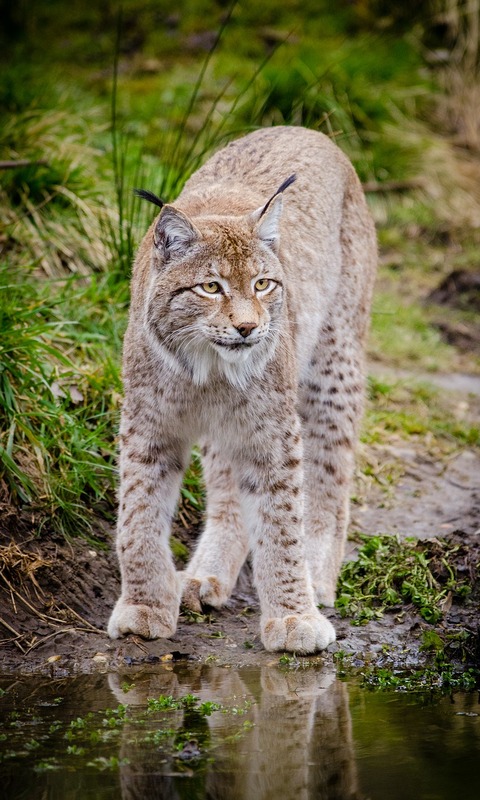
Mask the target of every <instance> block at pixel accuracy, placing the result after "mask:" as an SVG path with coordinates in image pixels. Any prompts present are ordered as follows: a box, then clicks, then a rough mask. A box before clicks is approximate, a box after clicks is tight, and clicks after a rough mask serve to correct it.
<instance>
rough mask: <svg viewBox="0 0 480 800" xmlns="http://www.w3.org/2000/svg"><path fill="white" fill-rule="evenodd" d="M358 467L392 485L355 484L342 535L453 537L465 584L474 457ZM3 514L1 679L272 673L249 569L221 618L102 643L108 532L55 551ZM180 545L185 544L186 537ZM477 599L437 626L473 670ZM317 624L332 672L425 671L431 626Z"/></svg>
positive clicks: (473, 512)
mask: <svg viewBox="0 0 480 800" xmlns="http://www.w3.org/2000/svg"><path fill="white" fill-rule="evenodd" d="M459 401H460V402H461V396H460V400H459ZM368 458H369V460H370V462H372V463H374V464H377V465H378V472H379V475H380V476H381V475H382V474H383V471H384V468H385V466H386V465H391V467H392V469H393V470H394V471H395V474H396V476H397V479H396V480H395V481H394V482H393V483H392V484H385V483H384V482H382V480H381V479H379V480H378V481H370V482H368V483H366V482H365V481H364V479H362V476H361V475H360V474H359V476H358V480H357V483H358V486H357V489H358V492H357V498H359V499H358V500H357V502H356V503H353V504H352V523H351V531H352V532H353V531H363V532H367V533H371V534H375V533H389V534H394V533H397V534H399V535H400V536H415V537H418V538H432V537H437V538H443V537H446V536H449V535H451V534H454V535H455V536H456V539H457V541H459V542H462V543H465V544H467V545H468V548H469V559H470V562H471V563H470V567H471V574H472V575H473V574H474V573H475V570H476V564H478V563H480V486H479V476H480V455H479V454H478V452H477V451H475V450H473V449H470V448H464V449H462V450H460V451H457V452H455V453H454V454H452V455H451V456H450V457H449V458H448V459H447V460H446V461H445V460H443V459H442V460H439V459H437V458H435V454H434V453H432V452H429V451H428V449H426V448H420V447H419V446H417V445H416V446H415V447H410V446H409V445H408V444H405V443H404V442H401V441H395V440H394V439H393V438H392V442H391V443H390V444H389V445H374V446H370V447H369V449H368ZM3 512H4V513H3V514H2V522H1V524H0V544H1V545H3V546H4V548H5V547H7V546H8V545H9V542H10V540H11V538H12V534H13V536H14V538H15V542H16V544H15V545H13V544H10V545H9V548H10V552H9V554H8V557H7V558H4V563H3V565H0V578H2V579H3V580H2V595H1V598H0V618H1V620H0V621H1V631H2V639H3V641H2V655H1V662H0V663H1V669H2V670H3V671H13V670H15V671H22V672H24V671H25V672H32V671H42V672H51V673H52V674H54V675H57V676H61V675H67V674H72V673H77V672H92V671H95V670H99V669H100V670H115V669H119V668H122V669H123V668H125V666H127V667H128V666H132V667H134V666H135V665H138V664H144V663H155V662H157V661H158V660H161V659H164V658H165V657H166V658H167V659H170V658H172V659H174V660H175V659H180V658H188V659H195V660H202V661H205V660H206V659H208V661H210V662H213V663H219V664H225V663H229V664H232V665H236V666H242V665H248V664H269V663H278V658H279V655H278V654H272V653H267V652H265V650H264V649H263V647H262V645H261V643H260V639H259V635H258V626H259V613H258V603H257V600H256V597H255V593H254V591H253V590H252V586H251V581H250V576H249V572H248V568H247V569H245V570H244V572H243V573H242V576H241V579H240V581H239V584H238V586H237V589H236V591H235V594H234V596H233V598H232V600H231V602H230V603H229V605H228V606H227V607H226V608H225V609H223V610H222V611H213V612H212V613H211V614H206V615H205V616H203V617H200V618H195V619H192V618H187V617H185V616H183V615H182V617H181V619H180V624H179V626H178V630H177V632H176V634H175V636H174V637H173V638H172V639H170V640H159V641H155V642H144V641H143V640H140V639H138V638H137V637H128V638H127V639H125V640H122V641H119V642H112V641H110V640H109V639H108V637H107V636H106V635H105V633H104V630H105V626H106V623H107V620H108V616H109V613H110V610H111V608H112V606H113V603H114V601H115V598H116V596H117V594H118V591H119V576H118V568H117V564H116V558H115V555H114V553H113V548H112V541H113V537H112V531H111V530H108V529H106V530H103V531H102V532H101V533H100V538H101V539H102V540H103V541H104V543H105V545H106V549H105V550H98V549H94V548H93V547H92V546H91V545H89V544H88V543H86V542H85V541H83V540H78V541H73V542H71V543H65V541H64V540H63V539H61V538H58V539H55V538H51V537H46V538H43V539H36V538H34V535H33V533H34V532H33V531H32V530H31V527H30V525H29V522H28V520H26V519H21V520H19V519H18V517H17V516H16V515H15V513H14V512H13V511H12V510H11V509H10V510H9V509H4V510H3ZM180 533H181V538H182V539H183V540H185V538H187V539H188V538H189V536H190V534H188V535H187V534H186V532H185V531H181V532H180ZM190 538H191V540H193V538H194V533H193V532H192V535H191V536H190ZM355 549H356V546H355V544H354V543H349V548H348V556H349V557H352V556H354V553H355ZM5 552H6V551H5V549H3V553H5ZM477 575H478V573H477ZM479 594H480V593H479V592H478V587H477V591H474V593H473V595H472V598H471V599H470V600H469V601H468V602H466V603H456V602H455V601H454V602H453V604H452V607H451V608H450V610H449V611H448V613H447V614H446V616H445V617H444V620H443V621H442V622H441V623H440V625H439V626H437V629H438V630H439V631H440V632H442V633H443V634H446V633H447V634H452V635H455V634H456V633H458V632H459V631H461V630H468V631H469V632H470V633H471V634H472V635H473V639H475V637H477V638H476V642H477V644H476V645H475V646H474V647H473V650H472V653H473V651H474V650H475V647H477V648H478V653H477V654H476V655H475V654H474V655H473V656H472V658H474V659H475V658H477V657H478V654H479V653H480V647H479V645H478V619H479V613H478V612H479V610H480V596H479ZM326 613H327V616H328V617H329V618H330V619H331V620H332V622H333V623H334V625H335V627H336V630H337V637H338V639H337V642H336V643H335V644H334V645H332V646H331V647H330V648H329V650H328V652H326V653H324V654H321V655H320V656H317V657H316V659H320V660H322V661H325V660H326V661H332V660H333V659H334V657H335V655H334V654H335V653H337V654H338V652H339V651H342V653H345V654H347V655H348V656H349V661H350V662H351V663H352V664H353V665H354V666H355V665H356V666H362V665H363V664H366V663H367V664H368V663H375V664H376V665H382V664H388V665H390V666H392V665H393V666H396V667H417V666H419V665H422V664H424V663H425V662H426V660H428V657H429V656H428V653H426V652H425V651H424V650H422V641H423V633H424V631H425V629H427V628H429V627H430V626H428V625H427V623H425V622H424V621H423V620H422V619H421V618H420V617H419V616H418V615H417V614H416V613H414V611H412V610H408V609H407V611H406V612H403V613H400V614H399V613H398V612H397V613H387V614H385V616H384V617H383V618H382V619H381V620H375V621H371V622H369V623H368V624H367V625H364V626H361V627H355V626H352V624H351V622H350V620H349V619H341V618H340V615H339V613H338V611H336V610H327V611H326ZM473 639H472V641H473ZM337 659H338V655H337ZM309 660H312V659H309ZM477 666H478V665H477Z"/></svg>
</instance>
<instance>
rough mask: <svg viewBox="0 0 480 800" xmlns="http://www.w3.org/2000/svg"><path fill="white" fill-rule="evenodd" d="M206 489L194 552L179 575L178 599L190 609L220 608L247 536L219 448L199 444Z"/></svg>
mask: <svg viewBox="0 0 480 800" xmlns="http://www.w3.org/2000/svg"><path fill="white" fill-rule="evenodd" d="M201 452H202V467H203V474H204V478H205V485H206V489H207V520H206V524H205V530H204V531H203V533H202V536H201V537H200V541H199V542H198V545H197V548H196V550H195V553H194V554H193V556H192V559H191V561H190V563H189V564H188V567H187V569H186V570H185V572H184V574H183V597H182V602H183V603H184V605H185V606H187V608H190V609H192V611H200V610H201V607H202V605H207V606H213V607H214V608H220V607H221V606H222V605H224V604H225V603H226V602H227V600H228V598H229V597H230V595H231V593H232V591H233V589H234V586H235V583H236V581H237V578H238V574H239V572H240V570H241V568H242V566H243V563H244V561H245V559H246V557H247V553H248V535H247V532H246V530H245V525H244V522H243V518H242V513H241V509H240V500H239V495H238V485H237V482H236V480H235V476H234V474H233V470H232V467H231V464H230V463H229V462H228V461H227V460H226V458H225V456H224V454H223V453H222V452H221V450H220V449H219V448H218V447H216V446H215V445H214V444H212V443H209V444H208V445H204V447H202V451H201Z"/></svg>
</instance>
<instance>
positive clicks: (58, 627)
mask: <svg viewBox="0 0 480 800" xmlns="http://www.w3.org/2000/svg"><path fill="white" fill-rule="evenodd" d="M24 548H25V545H23V546H22V547H20V546H19V545H18V544H16V543H15V542H10V543H9V544H8V545H0V590H1V593H2V594H3V595H4V597H5V598H7V599H6V602H5V608H4V612H3V613H4V617H0V626H2V627H3V628H4V629H5V630H6V631H8V633H9V634H10V635H9V636H7V638H6V639H3V640H0V644H2V643H3V644H6V643H7V642H9V643H13V644H15V645H16V647H17V648H18V649H19V650H20V651H21V652H22V653H23V654H24V655H26V654H27V653H28V652H30V650H33V649H34V648H35V647H38V646H39V645H40V644H43V643H44V642H45V641H46V639H49V638H50V637H52V636H55V635H57V634H59V633H71V632H74V631H84V632H89V633H101V631H100V630H99V629H98V628H96V627H95V626H93V625H91V624H90V623H89V622H88V621H87V620H86V619H84V618H83V617H81V616H80V615H79V614H77V612H76V611H74V610H73V609H72V608H70V606H68V605H67V604H66V603H65V602H63V601H62V602H60V603H57V602H56V601H55V599H54V598H53V597H52V596H48V595H47V594H46V593H45V592H44V590H43V589H42V587H41V586H40V584H39V582H38V580H37V575H36V573H37V572H38V571H39V570H41V569H48V568H52V566H53V564H52V562H51V561H48V560H46V559H45V558H43V557H42V556H41V555H40V553H39V552H38V551H36V550H26V549H24ZM19 612H20V613H19ZM23 613H26V614H27V615H29V616H30V617H32V616H33V617H34V618H36V619H37V620H38V622H39V624H41V625H42V628H43V629H45V628H46V630H47V631H48V632H47V633H46V634H44V633H42V635H40V634H37V633H33V634H32V633H31V632H30V630H29V631H27V632H26V631H23V630H21V628H22V624H21V618H22V614H23ZM5 617H6V618H5ZM29 627H30V626H29ZM19 629H20V630H19Z"/></svg>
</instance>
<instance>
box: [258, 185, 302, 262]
mask: <svg viewBox="0 0 480 800" xmlns="http://www.w3.org/2000/svg"><path fill="white" fill-rule="evenodd" d="M296 177H297V176H296V175H290V177H289V178H287V180H286V181H284V182H283V183H282V185H281V186H280V187H279V188H278V189H277V191H276V192H275V194H273V195H272V196H271V198H270V200H269V201H268V202H267V203H265V205H264V206H263V207H262V208H258V209H257V210H256V211H254V212H253V214H252V220H253V222H254V223H255V227H254V232H255V233H256V235H257V236H258V238H259V239H261V241H262V242H264V244H266V245H268V246H269V247H271V248H272V250H274V251H276V250H277V249H278V245H279V240H280V218H281V215H282V206H283V201H282V192H284V191H285V189H288V187H289V186H291V185H292V183H293V182H294V181H295V180H296Z"/></svg>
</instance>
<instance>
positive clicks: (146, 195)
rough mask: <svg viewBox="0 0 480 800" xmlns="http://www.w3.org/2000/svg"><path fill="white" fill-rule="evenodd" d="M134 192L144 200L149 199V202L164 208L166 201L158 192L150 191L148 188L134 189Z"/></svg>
mask: <svg viewBox="0 0 480 800" xmlns="http://www.w3.org/2000/svg"><path fill="white" fill-rule="evenodd" d="M133 194H135V195H136V196H137V197H141V198H142V200H148V202H149V203H153V204H154V205H155V206H158V207H159V208H163V206H164V205H165V203H164V202H163V200H161V199H160V198H159V197H157V195H156V194H154V193H153V192H149V191H148V189H134V190H133Z"/></svg>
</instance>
